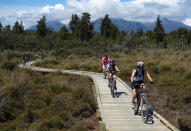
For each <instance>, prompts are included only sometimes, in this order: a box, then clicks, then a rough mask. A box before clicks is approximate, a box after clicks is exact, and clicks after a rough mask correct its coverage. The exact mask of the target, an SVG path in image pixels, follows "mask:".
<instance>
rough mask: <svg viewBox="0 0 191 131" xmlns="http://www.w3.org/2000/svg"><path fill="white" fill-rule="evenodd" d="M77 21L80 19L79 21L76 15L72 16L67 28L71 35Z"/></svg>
mask: <svg viewBox="0 0 191 131" xmlns="http://www.w3.org/2000/svg"><path fill="white" fill-rule="evenodd" d="M79 20H80V19H79V17H78V15H76V14H72V18H71V21H70V23H69V27H70V30H71V31H72V33H74V32H75V31H76V29H77V25H78V22H79Z"/></svg>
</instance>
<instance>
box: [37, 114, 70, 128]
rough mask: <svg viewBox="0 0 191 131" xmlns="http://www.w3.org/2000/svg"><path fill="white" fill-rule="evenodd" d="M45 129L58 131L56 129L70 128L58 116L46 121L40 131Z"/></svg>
mask: <svg viewBox="0 0 191 131" xmlns="http://www.w3.org/2000/svg"><path fill="white" fill-rule="evenodd" d="M43 128H44V129H46V128H48V130H49V129H51V128H53V129H55V130H56V129H63V128H68V126H67V125H66V124H65V123H64V121H63V120H61V119H60V118H59V117H58V116H56V117H53V118H51V119H50V120H47V121H45V122H44V123H43V124H42V126H41V127H40V129H39V130H42V129H43Z"/></svg>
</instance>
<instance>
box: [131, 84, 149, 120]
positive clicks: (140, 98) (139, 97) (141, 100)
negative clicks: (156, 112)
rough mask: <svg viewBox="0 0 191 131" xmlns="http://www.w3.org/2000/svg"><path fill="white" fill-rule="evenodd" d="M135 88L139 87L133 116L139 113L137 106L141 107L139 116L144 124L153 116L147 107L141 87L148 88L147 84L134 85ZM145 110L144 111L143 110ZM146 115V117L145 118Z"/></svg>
mask: <svg viewBox="0 0 191 131" xmlns="http://www.w3.org/2000/svg"><path fill="white" fill-rule="evenodd" d="M135 86H140V88H139V89H138V91H137V104H136V106H137V107H136V108H135V109H134V111H135V115H136V114H138V112H139V106H141V116H142V120H143V122H144V123H146V122H147V121H148V119H149V117H150V116H151V115H152V114H153V113H152V112H153V110H152V108H151V107H150V106H149V104H148V102H147V98H146V93H145V92H144V89H143V87H144V86H149V84H142V85H140V84H136V85H135ZM144 108H145V109H144ZM145 113H146V117H145Z"/></svg>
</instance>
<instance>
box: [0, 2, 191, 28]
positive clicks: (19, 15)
mask: <svg viewBox="0 0 191 131" xmlns="http://www.w3.org/2000/svg"><path fill="white" fill-rule="evenodd" d="M0 12H1V9H0ZM15 12H16V14H15V13H14V14H15V15H13V13H12V15H10V14H11V13H9V15H4V16H3V15H2V14H1V15H0V17H1V18H0V21H4V23H6V24H10V23H14V22H15V21H16V20H20V21H21V20H22V21H23V23H24V25H25V26H26V27H29V26H31V25H32V24H35V23H36V21H37V20H38V19H39V18H40V17H42V15H46V16H47V19H48V20H59V21H61V22H63V23H65V24H67V23H68V21H69V20H70V18H71V15H72V14H74V13H75V14H78V15H79V16H81V13H83V12H89V13H90V14H91V15H92V20H95V19H97V18H99V17H103V16H104V15H105V14H109V15H110V17H120V18H123V19H126V20H133V21H144V22H145V21H154V20H155V19H156V17H157V15H161V16H162V17H167V18H169V19H172V20H176V21H184V22H185V23H189V22H188V21H189V20H187V19H188V18H190V17H191V1H190V0H131V1H126V2H121V1H120V0H66V3H65V4H64V5H63V4H56V5H54V6H50V5H46V6H44V7H42V8H36V9H30V10H27V9H23V10H15Z"/></svg>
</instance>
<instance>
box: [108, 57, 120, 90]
mask: <svg viewBox="0 0 191 131" xmlns="http://www.w3.org/2000/svg"><path fill="white" fill-rule="evenodd" d="M106 71H108V72H109V79H108V86H109V87H110V86H111V85H110V79H111V78H112V77H113V78H114V79H116V76H115V74H116V72H120V70H119V69H118V68H117V66H116V65H115V61H114V60H113V59H111V61H110V65H109V66H108V67H107V69H106ZM115 90H117V89H115Z"/></svg>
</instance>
